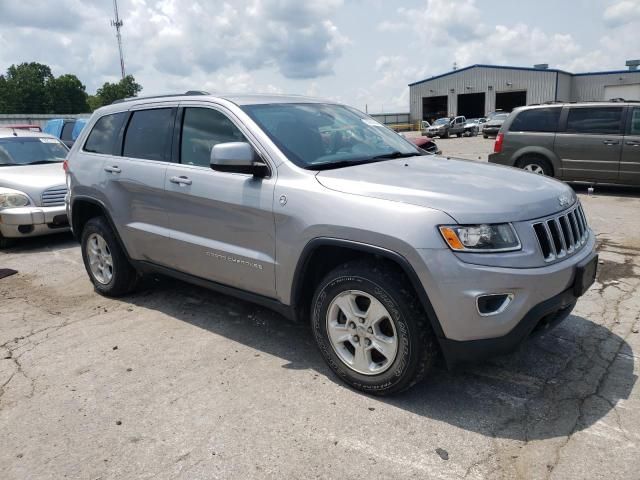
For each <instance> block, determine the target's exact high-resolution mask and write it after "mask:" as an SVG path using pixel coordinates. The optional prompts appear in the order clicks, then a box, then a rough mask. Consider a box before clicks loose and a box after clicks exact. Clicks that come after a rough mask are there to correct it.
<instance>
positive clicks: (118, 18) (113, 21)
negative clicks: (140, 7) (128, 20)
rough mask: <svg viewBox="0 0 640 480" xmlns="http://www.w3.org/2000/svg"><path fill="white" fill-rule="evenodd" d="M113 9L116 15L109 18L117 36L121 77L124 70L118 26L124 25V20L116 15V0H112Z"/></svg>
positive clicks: (123, 74) (123, 75)
mask: <svg viewBox="0 0 640 480" xmlns="http://www.w3.org/2000/svg"><path fill="white" fill-rule="evenodd" d="M113 11H114V13H115V15H116V18H115V19H114V20H111V25H112V26H114V27H116V37H117V38H118V50H119V51H120V73H122V78H123V79H124V77H125V72H124V54H123V53H122V35H120V28H121V27H122V25H124V22H123V21H122V20H121V19H120V16H119V15H118V0H113Z"/></svg>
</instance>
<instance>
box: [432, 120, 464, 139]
mask: <svg viewBox="0 0 640 480" xmlns="http://www.w3.org/2000/svg"><path fill="white" fill-rule="evenodd" d="M466 120H467V119H466V118H465V117H462V116H458V117H453V118H447V117H443V118H439V119H438V120H436V121H435V122H433V125H431V126H430V127H429V128H427V129H426V130H424V131H423V132H422V135H424V136H427V137H436V136H438V137H440V138H448V137H449V136H450V135H457V136H458V137H461V136H462V134H463V133H464V124H465V122H466Z"/></svg>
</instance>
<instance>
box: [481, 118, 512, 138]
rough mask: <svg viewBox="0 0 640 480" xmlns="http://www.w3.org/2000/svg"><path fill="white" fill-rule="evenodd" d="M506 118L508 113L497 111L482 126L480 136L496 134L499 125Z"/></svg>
mask: <svg viewBox="0 0 640 480" xmlns="http://www.w3.org/2000/svg"><path fill="white" fill-rule="evenodd" d="M507 118H509V114H508V113H498V114H496V115H494V116H492V117H491V118H490V119H489V120H487V122H486V123H485V124H484V126H483V127H482V136H483V137H484V138H489V137H495V136H496V135H498V132H499V131H500V127H502V124H503V123H504V121H505V120H506V119H507Z"/></svg>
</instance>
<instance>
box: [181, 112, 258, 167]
mask: <svg viewBox="0 0 640 480" xmlns="http://www.w3.org/2000/svg"><path fill="white" fill-rule="evenodd" d="M226 142H246V139H245V137H244V135H243V134H242V132H240V130H239V129H238V127H236V126H235V125H234V124H233V122H231V120H229V119H228V118H227V117H226V116H225V115H223V114H222V113H220V112H218V111H217V110H212V109H210V108H186V109H185V112H184V120H183V122H182V142H181V145H180V162H181V163H184V164H185V165H197V166H200V167H209V165H210V158H211V149H212V148H213V146H214V145H217V144H218V143H226Z"/></svg>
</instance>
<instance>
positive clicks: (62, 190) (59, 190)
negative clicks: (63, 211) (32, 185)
mask: <svg viewBox="0 0 640 480" xmlns="http://www.w3.org/2000/svg"><path fill="white" fill-rule="evenodd" d="M66 195H67V187H65V186H64V185H63V186H60V187H51V188H48V189H47V190H45V191H44V192H43V194H42V206H43V207H59V206H62V205H64V197H65V196H66Z"/></svg>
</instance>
